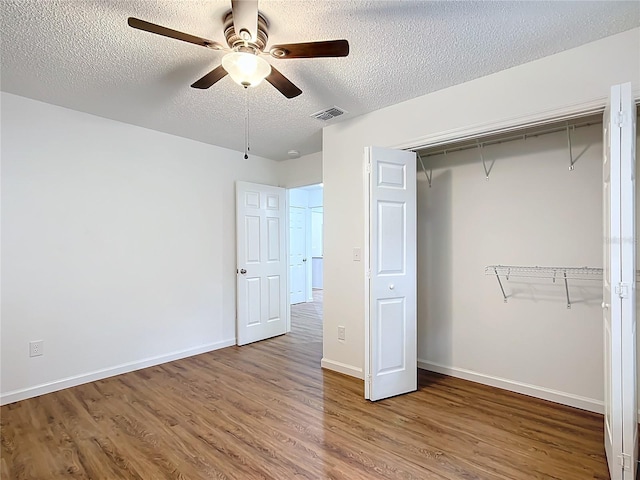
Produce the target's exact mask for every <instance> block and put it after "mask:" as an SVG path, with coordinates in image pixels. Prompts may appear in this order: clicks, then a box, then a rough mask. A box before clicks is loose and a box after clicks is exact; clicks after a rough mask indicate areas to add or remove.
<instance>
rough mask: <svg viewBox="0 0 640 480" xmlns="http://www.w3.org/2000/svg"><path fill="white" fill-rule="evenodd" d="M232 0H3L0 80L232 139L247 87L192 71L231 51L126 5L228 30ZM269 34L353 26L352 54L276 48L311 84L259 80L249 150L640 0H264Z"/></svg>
mask: <svg viewBox="0 0 640 480" xmlns="http://www.w3.org/2000/svg"><path fill="white" fill-rule="evenodd" d="M230 4H231V2H230V1H229V0H183V1H179V0H140V1H133V0H87V1H84V0H39V1H33V0H2V1H1V2H0V13H1V15H2V33H1V37H0V38H1V41H2V44H1V54H2V56H1V87H2V90H3V91H6V92H10V93H14V94H17V95H22V96H25V97H30V98H34V99H37V100H42V101H44V102H48V103H52V104H55V105H61V106H64V107H68V108H71V109H75V110H79V111H83V112H88V113H92V114H95V115H99V116H102V117H107V118H111V119H115V120H119V121H122V122H126V123H131V124H134V125H140V126H143V127H147V128H151V129H154V130H159V131H163V132H168V133H171V134H175V135H179V136H183V137H188V138H192V139H195V140H199V141H202V142H206V143H211V144H214V145H219V146H223V147H227V148H231V149H234V150H240V151H242V150H243V149H244V123H245V121H244V111H245V107H244V105H245V92H243V90H242V88H241V87H239V86H238V85H236V84H235V83H233V81H232V80H231V79H230V78H229V77H226V78H224V79H223V80H221V81H220V82H219V83H217V84H215V85H214V86H212V87H211V88H210V89H208V90H196V89H193V88H190V87H189V85H191V83H193V82H194V81H195V80H197V79H199V78H200V77H201V76H203V75H204V74H205V73H207V72H208V71H210V70H211V69H212V68H214V67H215V66H217V65H218V64H219V63H220V59H221V57H222V55H223V54H222V53H220V52H215V51H212V50H209V49H206V48H202V47H199V46H196V45H192V44H188V43H184V42H180V41H177V40H173V39H169V38H165V37H161V36H157V35H153V34H150V33H147V32H142V31H139V30H134V29H132V28H130V27H129V26H127V17H129V16H133V17H138V18H141V19H143V20H147V21H149V22H153V23H157V24H160V25H163V26H166V27H169V28H173V29H176V30H181V31H183V32H187V33H190V34H193V35H197V36H201V37H205V38H208V39H211V40H214V41H217V42H220V43H224V36H223V34H222V16H223V15H224V13H225V12H226V11H227V10H228V9H229V8H230ZM260 11H261V12H262V13H263V14H264V15H265V16H266V17H267V19H268V21H269V22H270V27H269V44H274V43H290V42H304V41H313V40H329V39H339V38H346V39H348V40H349V42H350V45H351V53H350V55H349V56H348V57H346V58H319V59H296V60H293V59H289V60H277V59H273V58H270V57H269V61H270V62H272V63H273V64H274V65H276V66H277V68H278V69H279V70H280V71H281V72H282V73H283V74H284V75H286V76H287V77H288V78H289V79H290V80H291V81H293V83H295V84H296V85H297V86H298V87H300V88H301V89H302V90H303V92H304V93H303V94H302V95H300V96H299V97H297V98H294V99H291V100H288V99H286V98H284V97H283V96H282V95H281V94H280V93H279V92H278V91H277V90H275V89H274V88H273V87H272V86H271V85H270V84H268V83H267V82H263V83H262V84H261V85H259V86H258V87H257V88H255V89H249V91H248V97H249V98H248V102H249V109H250V132H251V133H250V138H251V150H252V152H253V153H254V154H257V155H261V156H264V157H267V158H272V159H274V160H282V159H285V158H287V151H288V150H290V149H296V150H299V151H300V153H301V154H302V155H305V154H308V153H313V152H317V151H320V150H321V146H322V145H321V129H322V127H323V126H324V125H325V123H323V122H322V121H319V120H316V119H313V118H310V117H309V115H310V114H312V113H314V112H316V111H318V110H321V109H323V108H326V107H331V106H334V105H337V106H339V107H341V108H343V109H345V110H347V111H348V112H349V113H348V114H346V115H344V116H342V117H339V118H336V119H334V120H331V121H330V122H338V121H340V120H341V119H345V118H351V117H353V116H356V115H360V114H363V113H366V112H370V111H372V110H376V109H379V108H382V107H385V106H387V105H390V104H394V103H398V102H401V101H404V100H408V99H410V98H414V97H417V96H420V95H423V94H426V93H429V92H432V91H435V90H439V89H442V88H446V87H448V86H451V85H454V84H458V83H462V82H465V81H468V80H471V79H474V78H478V77H481V76H484V75H487V74H490V73H493V72H496V71H499V70H504V69H506V68H509V67H512V66H515V65H519V64H522V63H526V62H529V61H531V60H535V59H537V58H541V57H544V56H547V55H551V54H553V53H557V52H559V51H562V50H566V49H569V48H573V47H576V46H578V45H581V44H584V43H587V42H590V41H594V40H597V39H599V38H603V37H605V36H608V35H612V34H615V33H618V32H621V31H625V30H629V29H631V28H634V27H636V26H638V25H640V2H637V1H626V2H613V1H605V2H584V1H569V2H558V1H551V2H541V1H534V2H525V1H513V2H511V1H498V2H467V1H462V2H446V1H445V2H424V1H411V0H406V1H360V0H322V1H320V0H318V1H310V0H307V1H270V0H263V1H261V2H260Z"/></svg>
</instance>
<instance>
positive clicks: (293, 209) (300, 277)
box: [287, 183, 324, 317]
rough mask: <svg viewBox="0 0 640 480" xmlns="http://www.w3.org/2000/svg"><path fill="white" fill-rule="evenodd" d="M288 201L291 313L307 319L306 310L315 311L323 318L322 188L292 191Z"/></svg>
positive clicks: (317, 186)
mask: <svg viewBox="0 0 640 480" xmlns="http://www.w3.org/2000/svg"><path fill="white" fill-rule="evenodd" d="M287 199H288V205H289V305H291V313H292V316H293V315H294V313H301V314H302V315H303V316H304V312H305V311H306V310H308V309H309V308H313V310H314V312H316V313H319V314H320V317H322V287H323V276H324V275H323V261H324V260H323V244H322V243H323V242H322V238H323V223H324V222H323V185H322V184H321V183H320V184H317V185H309V186H305V187H299V188H292V189H289V190H288V191H287ZM307 304H308V305H307ZM298 310H300V312H298Z"/></svg>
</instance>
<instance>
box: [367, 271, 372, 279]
mask: <svg viewBox="0 0 640 480" xmlns="http://www.w3.org/2000/svg"><path fill="white" fill-rule="evenodd" d="M367 278H371V270H367Z"/></svg>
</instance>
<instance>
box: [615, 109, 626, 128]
mask: <svg viewBox="0 0 640 480" xmlns="http://www.w3.org/2000/svg"><path fill="white" fill-rule="evenodd" d="M615 122H616V125H617V126H618V128H622V125H624V113H623V112H622V111H620V112H616V118H615Z"/></svg>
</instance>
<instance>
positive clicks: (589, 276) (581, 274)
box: [484, 265, 640, 308]
mask: <svg viewBox="0 0 640 480" xmlns="http://www.w3.org/2000/svg"><path fill="white" fill-rule="evenodd" d="M484 273H485V275H492V276H495V277H496V279H497V280H498V285H499V286H500V291H501V292H502V297H503V299H504V303H507V295H506V293H505V291H504V286H503V284H502V279H501V277H503V278H504V279H505V280H509V279H510V278H511V277H514V278H516V277H517V278H546V279H550V280H552V281H553V283H555V282H556V280H557V281H562V282H563V283H564V289H565V293H566V295H567V308H571V298H570V296H569V282H568V281H569V280H602V273H603V269H602V268H592V267H526V266H518V265H488V266H486V267H485V269H484ZM638 276H640V270H638V271H636V277H638Z"/></svg>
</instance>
